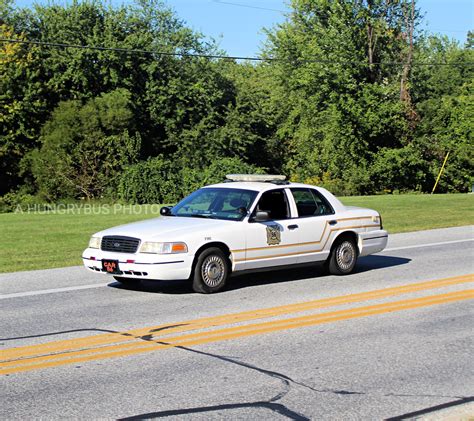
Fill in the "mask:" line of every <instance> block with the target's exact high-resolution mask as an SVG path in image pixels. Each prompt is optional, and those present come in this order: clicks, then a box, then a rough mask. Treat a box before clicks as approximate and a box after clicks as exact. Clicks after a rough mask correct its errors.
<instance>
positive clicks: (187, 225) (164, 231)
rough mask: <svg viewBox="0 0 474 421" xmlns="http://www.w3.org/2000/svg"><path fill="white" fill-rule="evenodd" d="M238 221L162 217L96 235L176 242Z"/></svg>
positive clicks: (114, 228)
mask: <svg viewBox="0 0 474 421" xmlns="http://www.w3.org/2000/svg"><path fill="white" fill-rule="evenodd" d="M235 223H236V221H223V220H217V219H204V218H189V217H181V216H179V217H178V216H162V217H159V218H153V219H148V220H145V221H140V222H134V223H131V224H126V225H120V226H117V227H113V228H109V229H106V230H103V231H100V232H98V233H97V234H96V235H99V236H101V237H102V236H104V235H124V236H127V237H136V238H140V239H142V240H160V241H176V240H180V239H181V238H182V237H183V236H184V235H189V234H191V233H194V232H199V231H206V232H209V230H212V229H215V228H217V227H220V228H222V227H223V225H227V224H235Z"/></svg>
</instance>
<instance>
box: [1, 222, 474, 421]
mask: <svg viewBox="0 0 474 421" xmlns="http://www.w3.org/2000/svg"><path fill="white" fill-rule="evenodd" d="M473 240H474V226H470V227H462V228H450V229H442V230H432V231H422V232H416V233H408V234H398V235H392V236H391V238H390V241H389V245H388V248H387V250H385V251H384V252H382V253H380V254H378V255H375V256H369V257H365V258H361V259H360V261H359V264H358V266H357V271H356V273H354V274H352V275H350V276H346V277H334V276H323V275H322V272H321V270H320V268H318V267H316V268H314V267H312V268H302V269H293V270H285V271H279V272H266V273H259V274H248V275H246V276H239V277H236V278H234V279H232V283H231V285H230V287H229V289H228V290H227V291H225V292H223V293H220V294H215V295H199V294H195V293H193V292H191V290H190V288H189V286H188V285H187V284H186V283H182V282H174V283H172V282H162V283H158V284H152V283H145V284H144V285H142V286H141V287H138V288H135V289H126V288H123V287H120V286H119V285H118V284H117V283H115V282H113V281H112V280H109V279H108V278H105V277H104V276H100V275H95V274H90V273H88V272H87V271H86V270H85V269H83V268H82V267H73V268H63V269H52V270H44V271H32V272H18V273H12V274H3V275H0V347H1V351H0V374H3V375H0V419H2V420H4V419H32V418H43V419H64V418H77V419H95V418H101V419H117V418H129V417H137V418H140V419H144V418H158V417H166V416H170V417H175V418H176V419H202V420H208V419H224V418H226V419H256V418H260V419H272V420H273V419H285V418H290V419H301V420H303V419H328V420H329V419H330V420H333V419H344V420H351V419H364V420H372V419H374V420H378V419H390V418H396V417H401V418H403V419H404V418H410V417H415V416H421V415H423V414H425V415H426V414H431V415H432V414H436V413H437V412H435V411H436V410H442V411H443V412H440V413H442V414H446V411H448V412H449V411H451V410H455V409H456V408H462V407H464V408H469V406H466V405H460V404H465V403H467V405H469V402H471V404H472V401H473V400H474V398H473V397H474V374H473V363H472V361H473V359H472V355H473V353H474V352H473V351H474V349H473V348H474V347H473V342H474V341H473V336H472V331H473V329H472V327H473V321H474V317H473V313H474V311H473V309H474V307H473V302H474V301H473V300H472V298H473V297H474V295H473V291H472V289H473V283H474V277H473V276H465V275H469V274H473V273H474V241H473ZM107 281H109V282H107ZM372 291H375V292H372ZM269 308H271V309H269ZM265 309H267V310H265ZM201 319H203V320H201ZM470 408H472V405H471V406H470ZM443 417H444V415H443Z"/></svg>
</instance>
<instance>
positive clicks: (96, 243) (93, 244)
mask: <svg viewBox="0 0 474 421" xmlns="http://www.w3.org/2000/svg"><path fill="white" fill-rule="evenodd" d="M100 240H101V238H100V237H96V236H94V235H93V236H92V237H91V239H90V240H89V248H91V249H100Z"/></svg>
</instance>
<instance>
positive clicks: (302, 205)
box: [291, 188, 334, 218]
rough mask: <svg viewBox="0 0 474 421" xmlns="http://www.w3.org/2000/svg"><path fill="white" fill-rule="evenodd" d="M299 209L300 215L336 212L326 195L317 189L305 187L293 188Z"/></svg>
mask: <svg viewBox="0 0 474 421" xmlns="http://www.w3.org/2000/svg"><path fill="white" fill-rule="evenodd" d="M291 192H292V193H293V197H294V199H295V202H296V208H297V210H298V217H300V218H301V217H305V216H317V215H329V214H332V213H334V211H333V210H332V208H331V206H330V205H329V203H328V202H327V200H326V199H324V197H322V196H321V195H320V194H319V193H318V192H317V191H316V190H313V189H305V188H294V189H291Z"/></svg>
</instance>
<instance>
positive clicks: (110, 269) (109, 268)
mask: <svg viewBox="0 0 474 421" xmlns="http://www.w3.org/2000/svg"><path fill="white" fill-rule="evenodd" d="M102 269H104V270H105V271H106V272H107V273H122V272H121V271H120V269H119V262H118V260H102Z"/></svg>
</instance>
